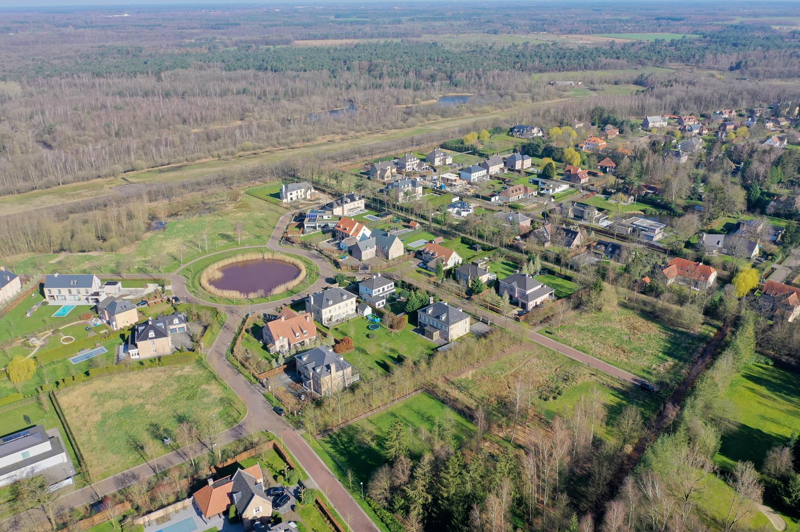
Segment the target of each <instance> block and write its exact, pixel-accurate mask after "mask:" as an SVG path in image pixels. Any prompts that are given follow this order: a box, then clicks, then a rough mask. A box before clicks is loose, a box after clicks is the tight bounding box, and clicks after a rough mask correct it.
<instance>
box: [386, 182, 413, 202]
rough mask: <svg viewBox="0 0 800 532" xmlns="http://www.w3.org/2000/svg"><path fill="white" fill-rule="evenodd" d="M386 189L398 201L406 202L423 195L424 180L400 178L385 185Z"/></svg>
mask: <svg viewBox="0 0 800 532" xmlns="http://www.w3.org/2000/svg"><path fill="white" fill-rule="evenodd" d="M384 190H386V192H387V193H388V194H389V195H390V196H392V197H396V198H397V201H399V202H400V203H404V202H406V201H408V200H411V199H417V198H421V197H422V181H418V180H416V179H398V180H397V181H393V182H392V183H389V184H388V185H386V187H384Z"/></svg>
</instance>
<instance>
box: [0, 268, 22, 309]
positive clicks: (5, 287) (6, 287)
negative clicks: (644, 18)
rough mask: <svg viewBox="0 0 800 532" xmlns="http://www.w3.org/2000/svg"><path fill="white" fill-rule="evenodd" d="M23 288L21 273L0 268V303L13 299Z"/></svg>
mask: <svg viewBox="0 0 800 532" xmlns="http://www.w3.org/2000/svg"><path fill="white" fill-rule="evenodd" d="M21 290H22V281H20V279H19V275H17V274H16V273H11V272H10V271H8V270H4V269H2V268H0V305H2V304H4V303H7V302H9V301H11V300H12V299H13V298H14V296H16V295H17V294H19V293H20V291H21Z"/></svg>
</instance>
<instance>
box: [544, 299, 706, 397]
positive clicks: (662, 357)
mask: <svg viewBox="0 0 800 532" xmlns="http://www.w3.org/2000/svg"><path fill="white" fill-rule="evenodd" d="M544 334H545V335H547V336H549V337H551V338H553V339H555V340H558V341H559V342H563V343H565V344H567V345H570V346H572V347H574V348H575V349H578V350H580V351H583V352H584V353H586V354H589V355H592V356H595V357H597V358H599V359H601V360H604V361H605V362H608V363H609V364H612V365H614V366H617V367H619V368H621V369H624V370H626V371H629V372H631V373H633V374H635V375H638V376H640V377H642V378H645V379H647V380H649V381H651V382H672V381H673V379H675V378H677V377H678V376H679V374H680V372H681V370H682V369H683V367H684V365H685V364H686V363H687V362H688V361H689V360H690V359H691V358H692V356H693V355H694V354H695V353H696V352H697V350H698V349H699V348H700V347H701V346H702V345H703V344H704V343H705V342H706V341H707V340H708V339H709V338H710V337H711V335H712V334H713V328H712V327H710V326H706V325H704V326H703V327H702V329H701V330H700V332H698V333H694V332H690V331H685V330H680V329H675V328H672V327H668V326H666V325H663V324H661V323H659V322H657V321H655V320H653V319H651V318H649V317H648V316H645V315H644V314H641V313H639V312H637V311H634V310H630V309H627V308H624V307H621V306H620V307H617V308H616V309H615V310H608V311H603V312H592V313H581V314H578V315H576V316H575V317H574V318H572V319H571V320H570V321H568V322H567V323H564V324H563V325H561V326H557V325H553V326H550V327H548V328H547V329H546V330H545V331H544Z"/></svg>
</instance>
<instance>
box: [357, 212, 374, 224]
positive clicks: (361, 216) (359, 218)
mask: <svg viewBox="0 0 800 532" xmlns="http://www.w3.org/2000/svg"><path fill="white" fill-rule="evenodd" d="M376 214H378V213H377V212H376V211H369V210H368V211H367V212H364V213H361V214H359V215H358V216H354V217H353V220H355V221H357V222H361V223H364V224H367V225H374V224H375V220H370V219H369V218H367V216H375V215H376Z"/></svg>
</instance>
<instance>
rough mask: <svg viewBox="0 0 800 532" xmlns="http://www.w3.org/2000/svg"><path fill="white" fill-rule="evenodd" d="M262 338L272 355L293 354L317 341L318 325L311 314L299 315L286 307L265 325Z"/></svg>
mask: <svg viewBox="0 0 800 532" xmlns="http://www.w3.org/2000/svg"><path fill="white" fill-rule="evenodd" d="M261 336H262V340H263V342H264V345H265V346H266V347H267V351H269V352H270V353H291V352H292V351H295V350H297V349H302V348H304V347H310V346H311V345H313V344H314V342H316V341H317V325H316V324H315V323H314V318H313V317H312V316H311V313H310V312H304V313H302V314H298V313H297V312H295V311H293V310H292V309H290V308H289V307H286V308H284V309H283V310H282V311H281V313H280V314H278V317H277V318H276V319H274V320H272V321H270V322H267V323H266V324H265V325H264V328H263V329H262V330H261Z"/></svg>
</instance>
